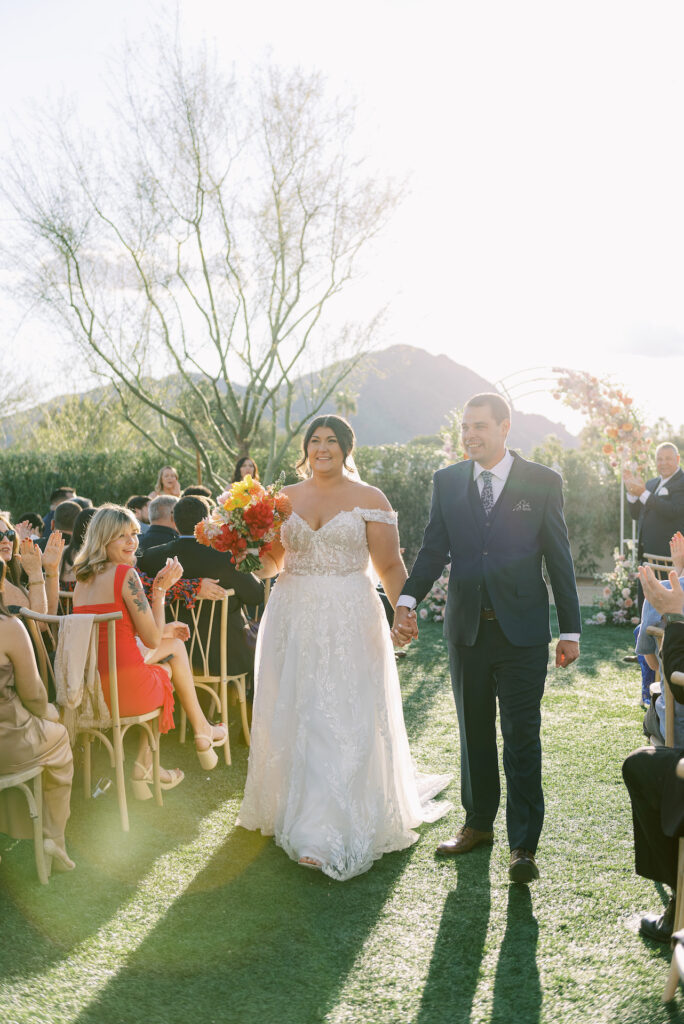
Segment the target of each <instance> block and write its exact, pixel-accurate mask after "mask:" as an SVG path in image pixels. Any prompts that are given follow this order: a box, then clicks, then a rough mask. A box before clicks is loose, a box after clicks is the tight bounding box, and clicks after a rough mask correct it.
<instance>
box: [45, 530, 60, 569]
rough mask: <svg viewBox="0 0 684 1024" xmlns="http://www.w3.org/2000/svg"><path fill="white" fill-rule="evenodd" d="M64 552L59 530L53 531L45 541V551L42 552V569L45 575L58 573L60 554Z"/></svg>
mask: <svg viewBox="0 0 684 1024" xmlns="http://www.w3.org/2000/svg"><path fill="white" fill-rule="evenodd" d="M63 551H64V538H63V537H62V531H61V530H53V531H52V533H51V534H50V536H49V537H48V539H47V543H46V544H45V550H44V551H43V569H44V570H45V573H46V575H48V576H49V575H52V574H53V573H54V575H57V573H58V572H59V563H60V562H61V560H62V552H63Z"/></svg>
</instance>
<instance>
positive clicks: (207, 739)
mask: <svg viewBox="0 0 684 1024" xmlns="http://www.w3.org/2000/svg"><path fill="white" fill-rule="evenodd" d="M216 728H217V729H219V730H220V735H219V737H218V738H217V739H214V738H213V737H212V736H211V735H210V734H209V733H206V732H198V733H196V734H195V752H196V754H197V759H198V761H199V763H200V765H201V767H202V768H203V769H204V770H205V771H206V772H210V771H211V770H212V768H215V767H216V765H217V763H218V754H217V753H216V751H215V750H214V747H222V746H223V745H224V743H225V742H226V740H227V739H228V729H227V728H226V726H225V725H219V726H216ZM198 743H206V744H208V746H206V747H205V746H203V747H202V749H201V750H200V748H199V747H198V746H197V744H198Z"/></svg>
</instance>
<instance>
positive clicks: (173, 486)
mask: <svg viewBox="0 0 684 1024" xmlns="http://www.w3.org/2000/svg"><path fill="white" fill-rule="evenodd" d="M160 494H171V495H173V496H174V497H175V498H180V496H181V486H180V484H179V482H178V473H177V472H176V470H175V469H174V468H173V466H162V468H161V469H160V470H159V476H158V477H157V482H156V484H155V485H154V490H153V491H150V494H149V497H150V498H157V497H159V495H160Z"/></svg>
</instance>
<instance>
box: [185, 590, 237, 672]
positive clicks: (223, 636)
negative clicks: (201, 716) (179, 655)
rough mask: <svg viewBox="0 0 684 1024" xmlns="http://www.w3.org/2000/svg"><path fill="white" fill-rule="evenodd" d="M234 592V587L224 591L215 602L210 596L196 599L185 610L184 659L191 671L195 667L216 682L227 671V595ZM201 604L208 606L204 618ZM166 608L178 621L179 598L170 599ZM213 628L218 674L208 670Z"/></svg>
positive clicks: (229, 595)
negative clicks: (186, 641) (186, 643)
mask: <svg viewBox="0 0 684 1024" xmlns="http://www.w3.org/2000/svg"><path fill="white" fill-rule="evenodd" d="M234 593H235V591H234V590H229V591H227V592H226V595H225V597H222V598H220V599H219V600H216V601H213V600H211V599H210V598H200V600H199V601H197V602H196V603H195V606H194V608H188V609H186V611H185V616H186V621H187V617H189V619H190V621H189V622H188V623H187V624H188V626H189V629H190V641H189V648H188V658H189V661H190V664H191V665H192V666H194V669H195V674H197V672H196V670H197V668H198V667H199V668H200V669H201V674H202V676H203V677H204V678H205V680H209V679H213V678H215V679H216V681H218V680H219V679H220V678H224V679H225V678H226V676H227V674H228V668H227V666H228V635H227V634H228V598H229V597H231V596H232V595H233V594H234ZM205 605H207V606H208V608H207V612H206V614H205V615H204V618H202V610H203V608H204V607H205ZM217 606H219V608H220V611H219V613H218V614H217V612H216V609H217ZM169 608H170V610H171V614H172V616H173V619H174V620H180V619H181V602H180V600H179V599H177V600H175V601H172V602H171V604H170V605H169ZM215 630H218V633H219V665H220V669H219V675H217V674H216V673H215V672H213V673H212V671H211V649H212V639H213V638H214V636H215V632H214V631H215Z"/></svg>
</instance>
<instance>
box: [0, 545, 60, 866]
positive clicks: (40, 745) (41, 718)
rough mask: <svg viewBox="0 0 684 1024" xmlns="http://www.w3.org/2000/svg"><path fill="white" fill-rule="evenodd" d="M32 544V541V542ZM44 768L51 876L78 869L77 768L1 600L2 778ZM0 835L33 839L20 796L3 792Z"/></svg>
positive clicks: (17, 625) (21, 633) (22, 637)
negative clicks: (73, 841)
mask: <svg viewBox="0 0 684 1024" xmlns="http://www.w3.org/2000/svg"><path fill="white" fill-rule="evenodd" d="M29 543H30V541H29ZM37 765H42V766H43V777H42V783H43V835H44V837H45V838H44V849H45V854H46V860H47V868H48V873H49V871H50V868H51V867H54V868H55V870H57V871H71V870H72V868H73V867H74V866H75V865H74V862H73V861H72V860H71V858H70V857H69V855H68V853H67V850H66V844H65V841H64V830H65V828H66V823H67V820H68V818H69V803H70V799H71V781H72V778H73V774H74V763H73V758H72V754H71V747H70V745H69V736H68V734H67V731H66V728H65V727H64V726H63V725H60V722H59V715H58V713H57V709H56V708H55V707H54V706H53V705H52V704H49V703H48V697H47V693H46V692H45V687H44V686H43V683H42V681H41V678H40V676H39V674H38V669H37V667H36V659H35V657H34V654H33V648H32V647H31V641H30V640H29V636H28V633H27V632H26V628H25V626H24V624H23V622H21V621H20V620H19V619H15V618H13V617H12V616H11V614H10V612H9V609H8V608H7V605H6V604H5V602H4V595H2V594H0V774H6V775H9V774H13V773H14V772H19V771H21V770H22V769H25V768H33V767H35V766H37ZM0 832H4V833H6V834H7V835H10V836H13V837H14V838H15V839H31V838H32V837H33V823H32V821H31V818H30V815H29V810H28V805H27V803H26V799H25V797H24V795H23V794H22V793H19V792H18V791H17V790H15V789H8V790H2V791H0Z"/></svg>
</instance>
